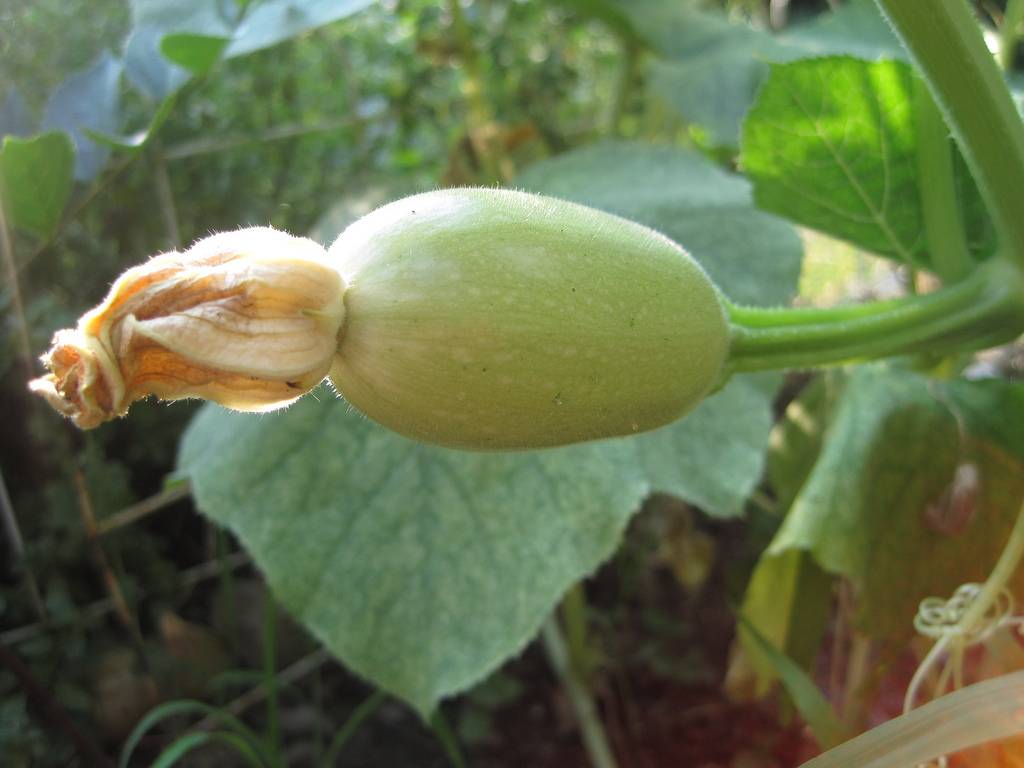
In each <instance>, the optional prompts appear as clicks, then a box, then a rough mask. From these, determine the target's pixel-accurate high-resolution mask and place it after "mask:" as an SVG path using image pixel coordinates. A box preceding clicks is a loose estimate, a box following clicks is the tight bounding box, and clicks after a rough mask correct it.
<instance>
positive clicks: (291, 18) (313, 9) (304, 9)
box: [224, 0, 375, 59]
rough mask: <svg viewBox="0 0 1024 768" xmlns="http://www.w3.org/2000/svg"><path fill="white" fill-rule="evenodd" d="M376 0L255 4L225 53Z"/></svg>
mask: <svg viewBox="0 0 1024 768" xmlns="http://www.w3.org/2000/svg"><path fill="white" fill-rule="evenodd" d="M373 2H375V0H270V2H262V3H259V4H258V5H255V6H253V10H252V12H251V13H248V14H246V16H245V17H244V18H243V20H242V23H241V24H240V25H239V26H238V29H237V30H236V31H235V36H234V39H232V41H231V42H230V43H229V44H228V47H227V50H226V51H225V52H224V55H225V57H226V58H229V59H230V58H232V57H234V56H244V55H245V54H247V53H252V52H253V51H259V50H262V49H264V48H269V47H270V46H272V45H277V44H278V43H280V42H283V41H285V40H290V39H291V38H293V37H297V36H298V35H301V34H303V33H304V32H308V31H309V30H311V29H316V28H317V27H322V26H324V25H325V24H330V23H331V22H332V21H338V20H339V19H344V18H345V17H347V16H351V15H352V14H353V13H355V12H356V11H361V10H362V9H363V8H366V7H367V6H368V5H371V4H372V3H373Z"/></svg>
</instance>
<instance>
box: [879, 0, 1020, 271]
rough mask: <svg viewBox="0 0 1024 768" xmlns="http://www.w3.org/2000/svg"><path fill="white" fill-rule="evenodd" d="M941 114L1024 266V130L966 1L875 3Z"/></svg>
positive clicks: (1008, 249)
mask: <svg viewBox="0 0 1024 768" xmlns="http://www.w3.org/2000/svg"><path fill="white" fill-rule="evenodd" d="M878 4H879V5H880V6H881V7H882V10H883V11H884V12H885V13H886V15H888V17H889V20H890V21H891V22H892V24H893V26H894V27H895V28H896V31H897V32H898V33H899V34H900V36H901V37H902V38H903V41H904V43H905V44H906V46H907V48H908V49H909V50H910V53H911V54H912V55H913V57H914V58H915V60H916V61H917V64H918V66H919V67H920V69H921V72H922V74H923V75H924V78H925V80H926V81H927V82H928V84H929V86H930V87H931V89H932V93H933V94H934V96H935V100H936V102H937V103H938V105H939V107H940V108H941V109H942V111H943V113H944V115H945V117H946V121H947V122H948V124H949V127H950V129H951V131H952V133H953V136H954V137H955V138H956V139H957V141H958V142H959V143H960V147H961V149H962V150H963V153H964V156H965V157H966V158H967V162H968V163H969V165H970V167H971V170H972V171H973V173H974V176H975V178H976V180H977V182H978V186H979V188H980V189H981V192H982V195H983V197H984V198H985V202H986V203H987V205H988V209H989V211H990V213H991V214H992V218H993V219H994V221H995V226H996V230H997V232H998V234H999V240H1000V246H1001V247H1000V250H1001V256H1002V258H1005V259H1008V260H1009V261H1012V262H1013V263H1015V264H1016V265H1017V266H1018V267H1019V268H1024V216H1020V215H1019V207H1020V202H1021V200H1024V125H1022V123H1021V119H1020V116H1019V115H1018V113H1017V109H1016V107H1015V106H1014V104H1013V100H1012V99H1011V98H1010V92H1009V91H1008V90H1007V88H1006V83H1005V82H1004V81H1003V75H1002V73H1001V72H1000V70H999V67H998V66H997V65H996V63H995V60H994V59H993V58H992V54H991V53H989V50H988V47H987V46H986V45H985V40H984V38H983V37H982V34H981V31H980V29H979V28H978V23H977V21H976V20H975V19H974V16H973V15H972V14H971V11H970V8H969V5H968V3H966V2H965V1H964V0H878Z"/></svg>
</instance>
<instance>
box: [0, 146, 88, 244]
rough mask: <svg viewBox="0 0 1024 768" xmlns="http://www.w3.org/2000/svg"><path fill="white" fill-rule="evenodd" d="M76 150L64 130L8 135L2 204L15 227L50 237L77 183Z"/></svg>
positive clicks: (1, 169)
mask: <svg viewBox="0 0 1024 768" xmlns="http://www.w3.org/2000/svg"><path fill="white" fill-rule="evenodd" d="M74 169H75V148H74V145H73V144H72V143H71V139H70V138H69V137H68V135H67V134H66V133H64V132H62V131H53V132H51V133H44V134H42V135H41V136H35V137H33V138H31V139H19V138H16V137H14V136H7V137H5V138H4V140H3V149H2V150H0V201H2V203H3V208H4V214H5V215H6V216H7V217H8V221H10V223H11V224H13V225H14V226H16V227H21V228H22V229H26V230H28V231H30V232H35V233H36V234H38V235H42V236H43V237H49V236H50V235H51V234H52V233H53V230H54V228H55V227H56V226H57V222H58V221H59V220H60V215H61V213H62V212H63V210H64V204H65V203H66V202H67V199H68V195H70V194H71V187H72V185H73V183H74V179H73V178H72V176H73V173H74Z"/></svg>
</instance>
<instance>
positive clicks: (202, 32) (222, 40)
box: [131, 0, 373, 74]
mask: <svg viewBox="0 0 1024 768" xmlns="http://www.w3.org/2000/svg"><path fill="white" fill-rule="evenodd" d="M372 2H373V0H268V2H261V3H256V4H253V5H252V6H251V7H250V6H249V5H248V4H246V6H245V7H244V8H242V7H240V6H239V5H238V4H236V3H233V2H226V3H211V2H207V0H177V2H174V3H167V2H165V1H164V0H131V8H132V17H133V19H134V21H135V26H136V28H139V29H146V30H156V31H157V34H158V36H159V37H161V38H162V39H163V42H162V43H161V46H160V47H161V50H162V51H163V53H164V55H165V56H166V57H167V58H168V59H170V60H171V61H173V62H174V63H176V64H180V65H181V66H184V67H187V68H188V69H190V70H192V71H193V72H196V73H200V74H201V73H204V72H207V71H208V70H209V69H210V67H212V66H213V64H214V63H216V61H218V60H219V59H220V58H221V57H223V58H232V57H235V56H243V55H245V54H247V53H252V52H253V51H259V50H262V49H264V48H269V47H271V46H273V45H277V44H278V43H281V42H284V41H285V40H290V39H291V38H293V37H296V36H298V35H301V34H303V33H304V32H308V31H309V30H312V29H316V28H317V27H322V26H323V25H325V24H329V23H331V22H333V21H337V20H339V19H343V18H345V17H347V16H351V15H352V14H353V13H355V12H356V11H360V10H362V9H363V8H365V7H367V6H368V5H370V4H371V3H372Z"/></svg>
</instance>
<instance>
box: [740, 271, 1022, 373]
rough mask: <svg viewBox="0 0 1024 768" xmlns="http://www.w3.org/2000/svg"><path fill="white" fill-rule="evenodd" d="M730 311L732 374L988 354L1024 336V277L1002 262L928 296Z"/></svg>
mask: <svg viewBox="0 0 1024 768" xmlns="http://www.w3.org/2000/svg"><path fill="white" fill-rule="evenodd" d="M729 313H730V321H731V333H732V346H731V348H730V354H729V362H728V363H727V365H726V371H725V373H726V374H727V375H731V374H734V373H739V372H744V371H762V370H772V369H781V368H803V367H818V366H822V365H830V364H837V363H848V362H856V361H860V360H871V359H876V358H881V357H892V356H894V355H904V354H924V353H930V352H942V353H949V352H952V351H955V350H957V349H982V348H984V347H988V346H994V345H996V344H1000V343H1005V342H1007V341H1010V340H1012V339H1014V338H1016V337H1017V336H1018V335H1020V334H1021V333H1022V332H1024V276H1022V275H1021V274H1020V272H1019V271H1018V270H1017V269H1016V267H1014V266H1012V265H1009V264H1006V263H1004V262H1002V261H1000V260H997V259H995V260H991V261H989V262H988V263H986V264H984V265H982V266H980V267H979V268H978V269H977V270H975V272H974V273H972V274H971V275H970V277H968V278H967V279H966V280H963V281H962V282H960V283H958V284H956V285H953V286H951V287H949V288H944V289H942V290H940V291H936V292H935V293H930V294H926V295H923V296H911V297H908V298H904V299H896V300H893V301H880V302H872V303H869V304H860V305H854V306H850V307H836V308H834V309H811V310H802V309H781V310H779V309H757V308H746V307H730V308H729Z"/></svg>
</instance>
